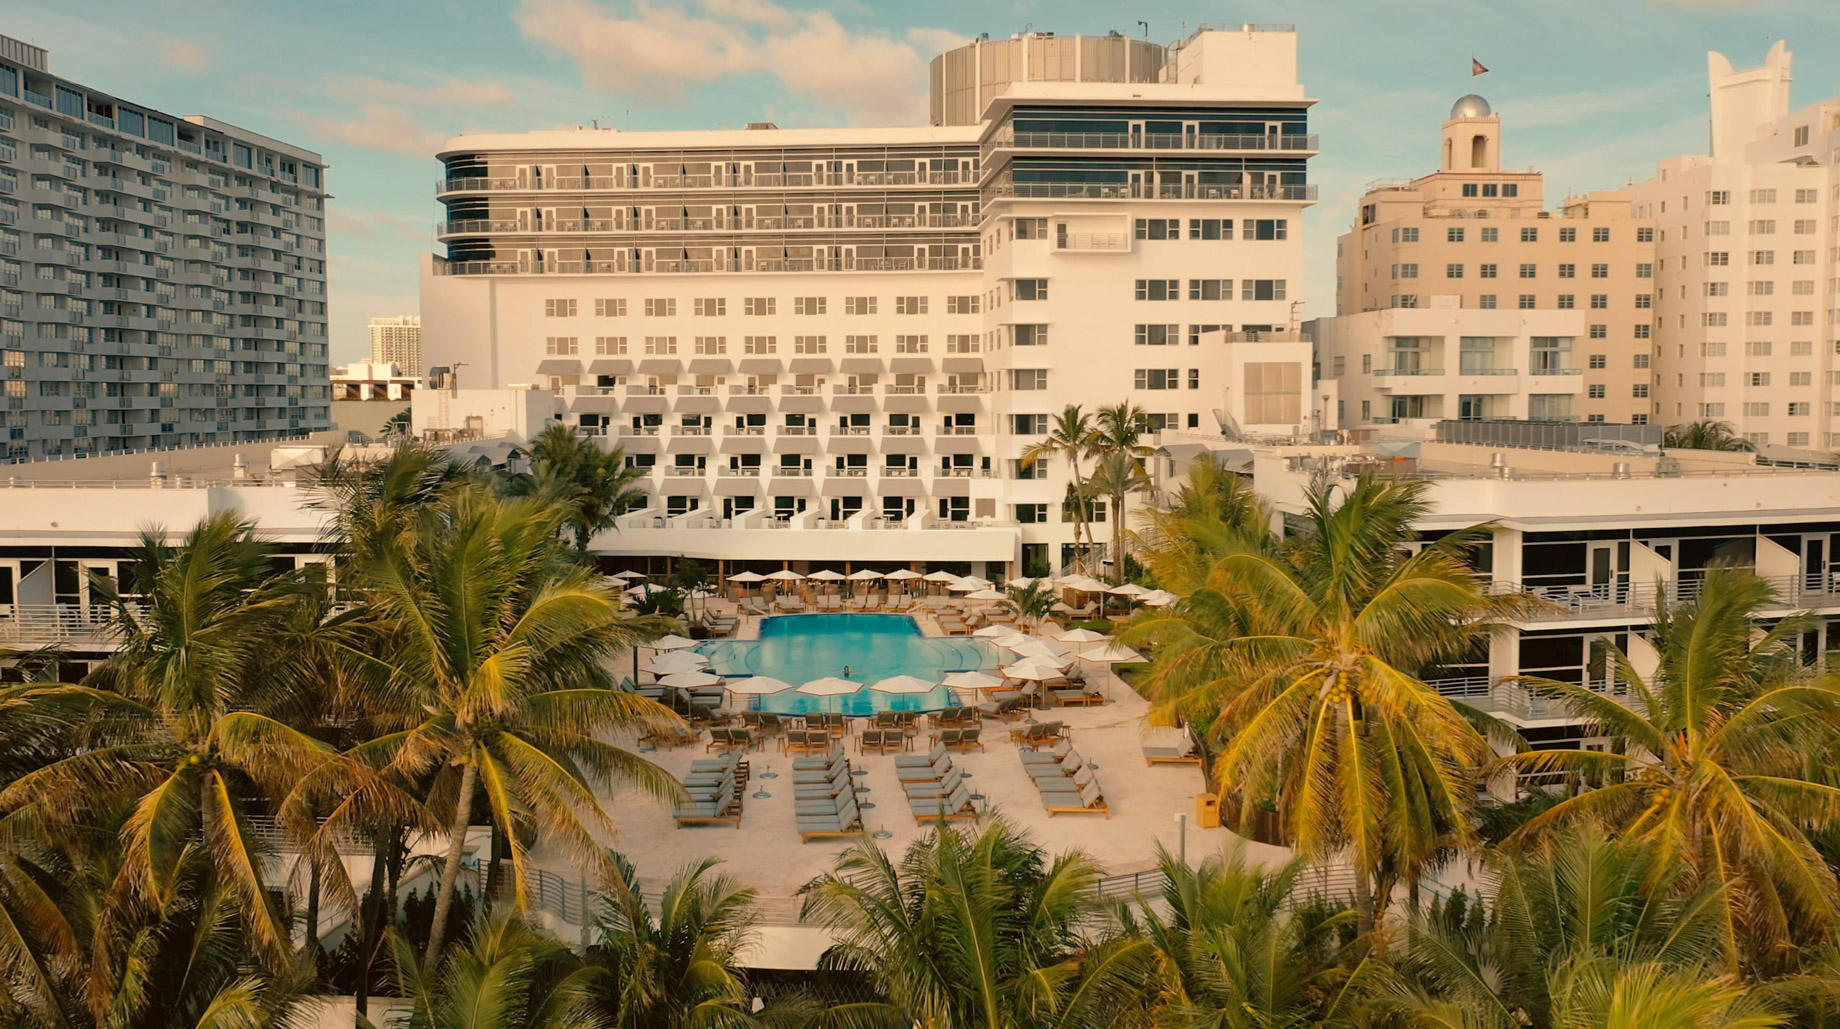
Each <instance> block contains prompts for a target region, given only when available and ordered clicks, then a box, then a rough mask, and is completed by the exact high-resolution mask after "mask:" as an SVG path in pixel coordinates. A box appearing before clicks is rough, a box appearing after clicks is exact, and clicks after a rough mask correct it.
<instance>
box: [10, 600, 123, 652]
mask: <svg viewBox="0 0 1840 1029" xmlns="http://www.w3.org/2000/svg"><path fill="white" fill-rule="evenodd" d="M110 617H111V616H110V613H109V612H108V611H107V610H105V609H103V608H101V607H85V606H82V605H78V604H0V643H5V644H8V645H13V644H18V645H20V646H27V647H40V646H47V645H51V644H57V643H85V644H89V645H92V646H94V645H100V644H103V643H108V642H110V641H111V640H112V639H113V627H112V625H111V624H110V622H109V618H110Z"/></svg>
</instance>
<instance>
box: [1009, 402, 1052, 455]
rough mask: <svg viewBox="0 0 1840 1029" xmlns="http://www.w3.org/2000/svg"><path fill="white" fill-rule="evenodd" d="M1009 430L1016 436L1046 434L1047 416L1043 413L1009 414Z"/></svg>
mask: <svg viewBox="0 0 1840 1029" xmlns="http://www.w3.org/2000/svg"><path fill="white" fill-rule="evenodd" d="M1009 431H1010V433H1011V434H1012V435H1016V436H1046V435H1047V434H1048V416H1047V415H1045V414H1012V415H1010V416H1009ZM1036 463H1037V464H1040V463H1041V462H1039V461H1038V462H1036Z"/></svg>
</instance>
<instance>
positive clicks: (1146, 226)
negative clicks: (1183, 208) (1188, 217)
mask: <svg viewBox="0 0 1840 1029" xmlns="http://www.w3.org/2000/svg"><path fill="white" fill-rule="evenodd" d="M1134 228H1135V233H1136V236H1137V238H1138V239H1181V238H1182V221H1181V219H1179V218H1139V219H1137V220H1136V222H1135V225H1134Z"/></svg>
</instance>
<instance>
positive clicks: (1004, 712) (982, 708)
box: [977, 695, 1026, 722]
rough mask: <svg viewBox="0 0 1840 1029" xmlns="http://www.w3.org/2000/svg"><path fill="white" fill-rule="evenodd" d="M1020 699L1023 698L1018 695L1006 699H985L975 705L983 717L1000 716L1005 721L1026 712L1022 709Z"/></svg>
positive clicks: (1012, 719)
mask: <svg viewBox="0 0 1840 1029" xmlns="http://www.w3.org/2000/svg"><path fill="white" fill-rule="evenodd" d="M1022 701H1023V698H1022V697H1021V696H1020V695H1018V696H1014V697H1010V698H1008V699H1006V700H995V701H985V702H984V703H982V704H979V705H978V706H977V709H978V714H980V715H983V716H984V717H985V718H1001V719H1002V720H1004V721H1006V722H1009V721H1014V720H1016V719H1018V718H1021V717H1023V715H1024V714H1025V713H1026V712H1024V711H1023V710H1022Z"/></svg>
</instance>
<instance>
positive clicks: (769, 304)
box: [741, 297, 779, 317]
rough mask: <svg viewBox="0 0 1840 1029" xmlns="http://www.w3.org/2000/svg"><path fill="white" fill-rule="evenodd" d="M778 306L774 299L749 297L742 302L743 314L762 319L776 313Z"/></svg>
mask: <svg viewBox="0 0 1840 1029" xmlns="http://www.w3.org/2000/svg"><path fill="white" fill-rule="evenodd" d="M778 306H779V305H778V303H777V302H776V300H775V298H773V297H747V298H746V299H744V300H742V301H741V313H742V314H746V315H752V316H754V317H761V316H765V315H771V314H774V313H776V309H777V308H778Z"/></svg>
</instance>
